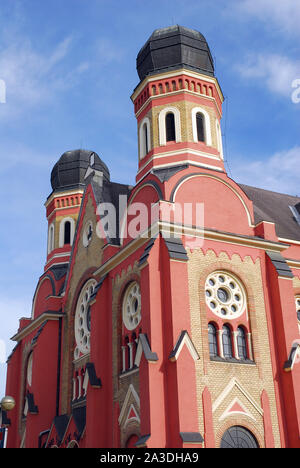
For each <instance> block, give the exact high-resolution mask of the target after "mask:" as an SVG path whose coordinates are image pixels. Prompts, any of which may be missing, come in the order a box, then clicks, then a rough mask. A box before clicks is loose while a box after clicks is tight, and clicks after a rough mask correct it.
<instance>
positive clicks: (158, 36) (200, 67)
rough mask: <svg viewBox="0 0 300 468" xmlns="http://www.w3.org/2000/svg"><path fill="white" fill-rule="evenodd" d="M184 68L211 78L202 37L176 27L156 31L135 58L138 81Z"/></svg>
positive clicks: (210, 57) (211, 73)
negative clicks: (148, 76)
mask: <svg viewBox="0 0 300 468" xmlns="http://www.w3.org/2000/svg"><path fill="white" fill-rule="evenodd" d="M183 67H184V68H188V69H191V70H195V71H197V72H200V73H204V74H205V75H209V76H214V64H213V59H212V56H211V53H210V50H209V47H208V44H207V42H206V39H205V37H204V36H203V35H202V34H201V33H200V32H198V31H195V30H193V29H189V28H185V27H183V26H179V25H176V26H169V27H167V28H162V29H156V30H155V31H154V32H153V33H152V35H151V36H150V38H149V39H148V41H147V42H146V44H145V45H144V46H143V47H142V48H141V50H140V52H139V53H138V56H137V72H138V75H139V77H140V80H143V79H144V78H145V77H146V76H147V75H153V74H156V73H161V72H165V71H171V70H176V69H179V68H183Z"/></svg>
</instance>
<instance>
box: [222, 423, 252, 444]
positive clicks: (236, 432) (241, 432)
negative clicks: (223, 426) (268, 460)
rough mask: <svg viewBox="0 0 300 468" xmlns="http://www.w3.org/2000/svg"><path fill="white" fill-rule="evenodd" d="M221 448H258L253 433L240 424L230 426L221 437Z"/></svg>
mask: <svg viewBox="0 0 300 468" xmlns="http://www.w3.org/2000/svg"><path fill="white" fill-rule="evenodd" d="M221 448H245V449H254V448H259V445H258V443H257V440H256V438H255V437H254V435H253V434H252V433H251V432H250V431H248V430H247V429H245V428H244V427H240V426H233V427H230V428H229V429H228V430H227V431H226V432H225V434H224V435H223V437H222V440H221Z"/></svg>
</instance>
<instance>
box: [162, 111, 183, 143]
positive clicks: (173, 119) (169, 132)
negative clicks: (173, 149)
mask: <svg viewBox="0 0 300 468" xmlns="http://www.w3.org/2000/svg"><path fill="white" fill-rule="evenodd" d="M158 125H159V144H160V145H161V146H164V145H166V144H167V142H169V141H173V142H176V143H179V142H181V122H180V111H179V109H178V108H177V107H165V108H164V109H162V110H161V111H160V113H159V116H158Z"/></svg>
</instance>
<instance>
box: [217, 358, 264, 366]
mask: <svg viewBox="0 0 300 468" xmlns="http://www.w3.org/2000/svg"><path fill="white" fill-rule="evenodd" d="M210 360H211V361H212V362H223V363H228V364H240V365H245V364H248V365H250V366H255V365H256V364H255V362H254V361H251V359H244V360H241V359H236V358H222V357H220V356H216V357H211V358H210Z"/></svg>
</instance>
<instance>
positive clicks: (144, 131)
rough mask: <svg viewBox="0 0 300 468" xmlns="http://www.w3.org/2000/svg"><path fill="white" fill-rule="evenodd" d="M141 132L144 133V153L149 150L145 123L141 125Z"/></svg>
mask: <svg viewBox="0 0 300 468" xmlns="http://www.w3.org/2000/svg"><path fill="white" fill-rule="evenodd" d="M143 134H144V153H145V155H146V154H148V152H149V142H148V128H147V124H146V123H144V125H143Z"/></svg>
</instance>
